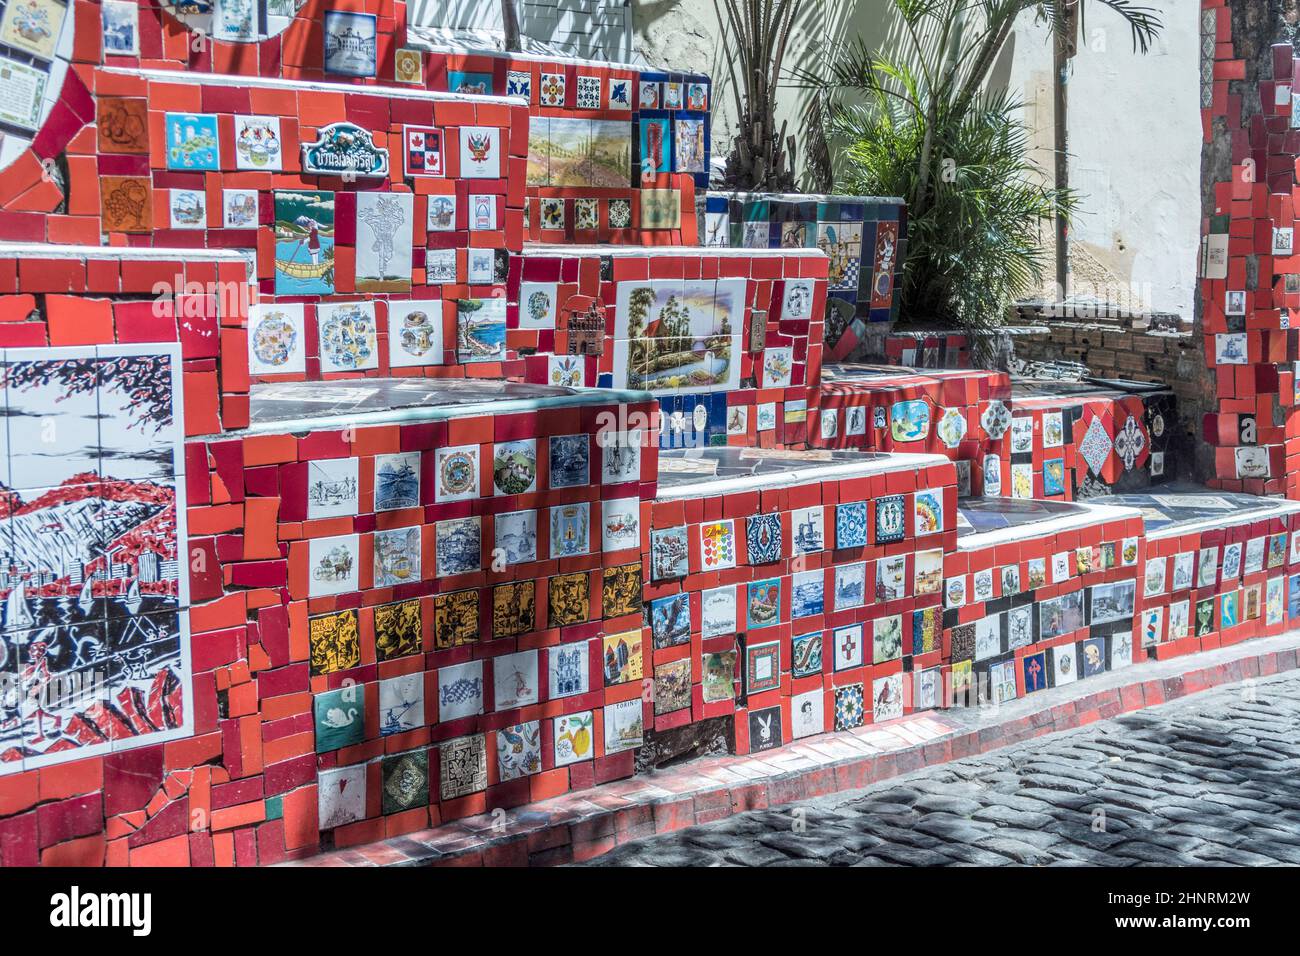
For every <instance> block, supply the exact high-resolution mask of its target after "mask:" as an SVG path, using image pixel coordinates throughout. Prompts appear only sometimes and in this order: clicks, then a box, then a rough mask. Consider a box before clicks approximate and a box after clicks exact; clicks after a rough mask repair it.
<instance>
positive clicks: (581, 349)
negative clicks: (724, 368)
mask: <svg viewBox="0 0 1300 956" xmlns="http://www.w3.org/2000/svg"><path fill="white" fill-rule="evenodd" d="M516 262H517V263H519V264H518V265H517V266H513V265H512V269H511V275H510V282H509V284H508V286H507V290H508V292H509V296H510V299H511V301H512V302H514V303H515V304H514V305H511V306H510V311H509V314H510V322H509V325H510V332H509V333H508V342H509V345H510V347H511V350H512V351H515V352H518V353H519V354H520V355H523V356H525V357H524V359H523V363H524V376H523V380H524V381H528V382H536V383H550V384H570V385H579V384H581V385H587V386H593V385H609V384H613V385H615V386H618V385H620V384H626V383H622V382H621V381H620V380H619V379H618V378H616V377H615V363H616V362H617V361H618V360H619V359H618V356H620V355H621V354H623V352H622V350H623V349H624V348H625V347H626V346H628V345H629V340H628V339H627V338H626V333H624V335H623V337H622V338H620V333H619V329H620V327H621V328H623V329H624V330H626V329H627V327H628V326H627V325H626V319H627V317H626V316H624V317H622V321H623V322H624V324H623V325H622V326H620V325H619V322H620V317H619V316H618V314H617V308H616V305H617V303H618V301H619V290H620V288H622V289H627V288H634V287H636V286H637V285H640V284H645V283H650V284H656V283H658V284H662V285H667V284H671V283H674V282H678V281H680V282H682V283H683V286H684V287H686V286H690V285H693V284H700V285H699V287H700V288H705V287H706V286H707V285H708V283H710V282H712V281H714V280H719V286H724V285H726V284H727V280H736V279H740V280H747V281H746V283H745V296H746V303H745V305H746V308H745V310H744V316H743V318H742V320H741V321H740V322H738V323H734V324H733V325H732V326H731V332H730V333H729V334H730V335H731V336H733V337H734V339H735V342H734V353H733V354H734V355H735V356H736V357H737V358H738V360H739V372H738V382H737V385H738V387H736V388H729V389H726V390H725V392H720V391H710V390H709V389H706V388H699V389H698V390H697V389H696V388H693V387H692V383H690V382H687V383H685V384H682V385H680V386H676V387H673V388H663V389H656V394H658V395H660V402H661V405H662V408H663V412H664V417H665V420H668V421H670V437H669V438H668V439H667V442H668V443H672V444H676V445H690V444H694V443H698V444H708V445H717V444H722V443H726V444H732V445H743V446H762V447H774V446H775V447H798V446H799V445H801V444H803V442H804V441H805V436H806V434H807V429H808V427H809V422H812V423H814V424H815V421H816V414H817V406H818V401H819V397H820V390H819V389H818V388H817V385H816V383H817V382H818V380H819V376H820V370H821V362H822V353H823V344H822V319H821V316H822V315H823V312H824V307H825V301H826V268H827V261H826V258H825V257H824V256H820V255H794V254H782V253H780V252H773V253H767V252H765V251H763V250H752V251H747V252H746V253H745V254H743V255H727V254H724V253H712V252H708V253H705V254H703V255H695V256H689V257H688V256H674V255H662V254H644V253H637V252H635V251H633V250H614V249H611V250H609V252H608V253H607V254H605V255H602V254H601V253H600V252H598V251H597V250H594V249H579V250H575V251H574V252H572V253H567V254H565V255H563V256H558V255H555V254H553V253H548V252H545V251H543V250H541V249H530V250H528V251H527V252H526V253H525V254H524V255H523V256H522V258H521V259H520V260H516ZM521 286H522V287H523V289H524V290H525V292H526V293H527V294H521V292H520V289H521ZM796 287H797V288H798V289H799V290H800V291H801V294H803V293H806V302H802V304H801V305H800V306H799V309H798V311H797V312H796V311H795V310H793V309H791V308H790V307H789V306H787V305H786V299H787V298H790V297H791V296H792V291H793V290H794V289H795V288H796ZM537 290H541V291H542V292H543V293H544V294H545V295H547V296H549V297H551V298H552V299H553V301H552V302H551V309H550V312H549V315H548V317H545V318H543V319H542V320H541V321H526V316H525V315H521V313H526V312H527V310H528V305H529V302H528V301H527V300H529V299H531V296H532V293H533V292H535V291H537ZM801 301H802V300H801ZM569 316H576V317H578V318H582V317H585V316H595V317H596V318H595V322H596V325H595V327H596V328H603V331H602V332H600V333H599V334H598V335H592V336H587V337H585V338H584V337H583V336H582V335H581V334H578V333H575V332H574V331H571V329H570V326H569V318H568V317H569ZM601 316H603V325H602V319H601V318H600V317H601ZM755 323H760V324H759V325H758V328H757V330H756V328H755ZM593 353H594V354H593ZM561 357H563V358H562V361H561ZM561 366H562V367H561ZM782 383H784V384H782ZM697 405H701V406H703V407H704V408H705V409H706V410H707V418H706V424H705V425H704V426H702V427H701V426H700V425H699V424H698V423H696V422H694V421H693V417H694V414H695V408H696V406H697ZM760 405H766V406H770V407H771V409H772V416H773V417H772V420H771V424H770V425H768V424H766V423H764V425H762V426H761V425H760V422H759V413H758V412H759V406H760ZM674 412H677V413H678V414H677V416H676V418H675V420H674V418H673V415H674ZM676 423H680V424H681V425H682V426H683V427H684V432H678V431H676V430H675V425H676ZM701 433H702V434H701Z"/></svg>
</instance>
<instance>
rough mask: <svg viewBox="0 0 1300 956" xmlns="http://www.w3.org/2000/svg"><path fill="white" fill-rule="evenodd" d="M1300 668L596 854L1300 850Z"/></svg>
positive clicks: (1293, 858) (717, 858) (807, 861)
mask: <svg viewBox="0 0 1300 956" xmlns="http://www.w3.org/2000/svg"><path fill="white" fill-rule="evenodd" d="M1298 770H1300V675H1296V674H1294V673H1292V674H1291V675H1290V676H1283V677H1276V678H1269V679H1264V680H1260V681H1256V682H1253V683H1251V684H1247V685H1242V684H1235V685H1230V686H1226V687H1223V688H1220V689H1217V690H1212V691H1208V692H1206V693H1202V694H1197V695H1194V696H1192V697H1190V698H1187V699H1185V700H1180V701H1176V702H1173V703H1170V704H1166V705H1163V706H1158V707H1153V708H1150V709H1148V710H1144V711H1142V712H1140V713H1135V714H1129V715H1125V716H1121V717H1118V718H1115V719H1113V720H1107V721H1102V722H1099V723H1095V724H1092V725H1090V726H1088V727H1086V728H1083V729H1080V730H1075V731H1069V732H1066V733H1062V734H1058V735H1054V736H1051V737H1046V738H1038V739H1036V740H1032V741H1029V742H1026V743H1023V744H1018V745H1014V746H1011V747H1007V748H1005V749H1002V750H998V751H996V752H994V753H991V754H986V755H983V756H980V757H975V758H969V759H965V760H959V761H954V762H951V763H947V764H944V765H942V766H937V767H931V768H927V769H925V770H920V771H917V772H915V773H912V774H908V775H905V776H901V777H896V778H894V779H892V780H889V781H887V782H884V783H881V784H879V785H877V786H874V787H869V788H867V789H865V790H857V791H853V792H851V793H840V794H834V795H832V796H828V797H823V798H819V799H815V800H808V801H804V802H802V803H798V804H795V805H792V806H786V807H778V808H774V809H769V810H757V811H751V812H747V813H741V814H737V815H735V816H733V817H730V818H728V819H726V820H722V821H718V822H716V823H711V824H706V825H703V826H695V827H690V828H688V829H684V830H681V831H679V832H677V833H673V834H668V835H665V836H661V837H653V838H650V839H646V840H641V841H637V842H634V843H629V844H626V845H623V846H620V847H618V848H617V849H615V850H613V851H612V852H610V853H607V854H605V855H603V856H600V857H598V858H596V859H595V860H592V861H591V862H590V863H589V864H587V865H592V866H801V865H802V866H959V865H962V864H970V865H976V866H983V865H987V866H1002V865H1019V864H1023V865H1033V866H1075V865H1101V866H1142V865H1190V866H1216V865H1218V866H1227V865H1247V866H1254V865H1277V864H1284V865H1286V864H1289V865H1296V864H1300V782H1298V781H1300V775H1298V774H1297V771H1298Z"/></svg>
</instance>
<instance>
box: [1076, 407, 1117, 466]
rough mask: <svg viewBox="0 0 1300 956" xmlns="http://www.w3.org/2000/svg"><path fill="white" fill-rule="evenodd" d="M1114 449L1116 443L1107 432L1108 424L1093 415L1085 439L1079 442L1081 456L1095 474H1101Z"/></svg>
mask: <svg viewBox="0 0 1300 956" xmlns="http://www.w3.org/2000/svg"><path fill="white" fill-rule="evenodd" d="M1113 449H1114V443H1113V442H1112V441H1111V438H1110V435H1109V434H1108V433H1107V432H1106V426H1105V425H1103V424H1102V423H1101V419H1100V418H1097V417H1096V416H1093V418H1092V420H1091V421H1089V422H1088V428H1087V430H1086V431H1085V432H1084V435H1083V441H1081V442H1079V446H1078V449H1077V450H1078V453H1079V455H1080V457H1082V458H1083V460H1084V461H1086V462H1087V463H1088V468H1089V469H1091V471H1092V473H1093V474H1094V475H1100V474H1101V470H1102V468H1104V467H1105V466H1106V461H1107V459H1109V458H1110V453H1111V451H1112V450H1113Z"/></svg>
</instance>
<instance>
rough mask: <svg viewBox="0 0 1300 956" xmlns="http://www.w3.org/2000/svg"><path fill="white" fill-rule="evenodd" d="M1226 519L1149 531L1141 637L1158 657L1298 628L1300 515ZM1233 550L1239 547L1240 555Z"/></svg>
mask: <svg viewBox="0 0 1300 956" xmlns="http://www.w3.org/2000/svg"><path fill="white" fill-rule="evenodd" d="M1221 524H1223V525H1226V526H1221V527H1214V528H1208V529H1205V530H1201V531H1191V532H1188V533H1186V534H1177V533H1165V534H1159V535H1156V536H1148V538H1147V540H1146V542H1145V552H1146V557H1145V563H1144V564H1143V577H1142V579H1141V580H1140V581H1139V584H1138V607H1139V611H1138V616H1137V619H1136V623H1137V626H1138V628H1139V630H1138V632H1137V635H1138V637H1139V639H1140V641H1141V642H1142V643H1143V644H1144V646H1152V647H1153V648H1154V650H1153V653H1154V655H1155V657H1156V659H1158V660H1163V659H1164V658H1167V657H1173V656H1176V655H1180V654H1189V653H1194V652H1196V651H1201V650H1211V649H1213V648H1216V647H1224V646H1227V645H1229V644H1235V643H1237V642H1239V641H1244V640H1247V639H1249V638H1252V637H1263V636H1265V635H1272V634H1280V633H1282V632H1283V631H1286V630H1287V629H1288V628H1290V627H1293V626H1294V619H1295V617H1296V614H1297V613H1300V605H1298V604H1297V603H1296V602H1298V601H1300V576H1297V575H1296V573H1295V572H1296V570H1297V569H1296V565H1297V563H1300V534H1297V531H1298V530H1300V520H1298V519H1297V517H1296V516H1295V515H1280V516H1276V517H1270V518H1265V519H1261V520H1256V521H1248V520H1247V521H1241V520H1230V521H1227V522H1221ZM1252 542H1253V544H1252ZM1229 548H1235V549H1239V553H1238V554H1237V555H1236V557H1235V558H1232V557H1231V556H1230V555H1229V554H1228V549H1229ZM1180 556H1181V557H1180ZM1180 564H1181V570H1180V568H1179V565H1180ZM1233 565H1235V566H1236V572H1235V573H1234V572H1233ZM1203 569H1205V570H1204V576H1202V570H1203ZM1225 601H1226V602H1227V606H1226V607H1225ZM1180 605H1181V607H1179V606H1180ZM1234 605H1235V607H1234ZM1225 615H1226V616H1225ZM1234 621H1235V623H1233V622H1234Z"/></svg>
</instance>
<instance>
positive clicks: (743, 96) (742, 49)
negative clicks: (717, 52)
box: [721, 0, 804, 192]
mask: <svg viewBox="0 0 1300 956" xmlns="http://www.w3.org/2000/svg"><path fill="white" fill-rule="evenodd" d="M803 2H804V0H721V3H722V6H723V8H724V11H725V14H726V17H725V22H726V26H727V32H728V33H729V34H730V40H731V44H730V45H731V47H732V53H733V54H734V56H732V57H730V58H728V60H727V69H728V72H729V73H730V79H731V83H730V86H731V95H732V98H733V99H734V101H735V104H736V120H737V123H738V127H737V128H738V130H739V132H738V134H737V136H736V141H735V143H734V145H733V146H732V151H731V154H730V155H729V156H728V157H727V166H726V182H727V185H728V186H730V187H732V188H734V189H744V190H756V191H766V192H785V191H789V190H792V189H793V188H794V152H795V139H794V137H793V136H789V137H787V136H786V124H785V123H784V122H783V123H782V124H781V129H780V130H777V129H776V89H777V86H778V84H779V82H780V78H781V67H782V64H783V63H784V62H785V53H786V45H787V44H788V42H789V40H790V30H791V27H793V25H794V21H795V15H796V14H797V13H798V12H799V9H800V7H801V6H802V5H803Z"/></svg>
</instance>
